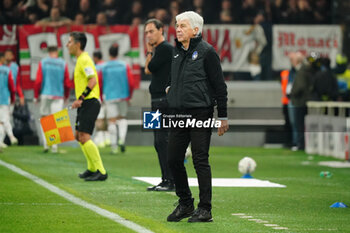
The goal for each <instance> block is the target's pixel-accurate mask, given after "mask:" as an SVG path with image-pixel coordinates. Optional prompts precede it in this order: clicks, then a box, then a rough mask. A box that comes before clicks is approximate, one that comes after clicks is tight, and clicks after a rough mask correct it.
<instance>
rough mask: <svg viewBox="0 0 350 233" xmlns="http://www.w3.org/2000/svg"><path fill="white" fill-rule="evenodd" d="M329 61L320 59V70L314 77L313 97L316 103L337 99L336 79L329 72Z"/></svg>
mask: <svg viewBox="0 0 350 233" xmlns="http://www.w3.org/2000/svg"><path fill="white" fill-rule="evenodd" d="M330 63H331V60H330V59H329V58H326V57H324V58H320V64H321V69H320V71H318V72H317V73H316V75H315V83H314V88H313V91H314V95H315V99H316V100H317V101H336V100H337V98H338V83H337V78H336V76H335V75H334V74H333V72H332V71H331V67H330Z"/></svg>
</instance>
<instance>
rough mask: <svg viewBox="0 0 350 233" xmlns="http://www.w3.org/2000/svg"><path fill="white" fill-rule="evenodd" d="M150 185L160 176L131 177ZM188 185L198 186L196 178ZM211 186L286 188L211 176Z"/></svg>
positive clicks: (246, 180) (158, 179)
mask: <svg viewBox="0 0 350 233" xmlns="http://www.w3.org/2000/svg"><path fill="white" fill-rule="evenodd" d="M132 178H133V179H135V180H140V181H143V182H146V183H149V184H151V185H157V184H159V183H160V182H161V181H162V179H161V178H160V177H132ZM188 185H189V186H192V187H198V180H197V178H188ZM212 186H213V187H264V188H265V187H266V188H286V187H287V186H285V185H282V184H277V183H272V182H270V181H268V180H259V179H244V178H212Z"/></svg>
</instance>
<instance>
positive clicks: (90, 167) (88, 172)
mask: <svg viewBox="0 0 350 233" xmlns="http://www.w3.org/2000/svg"><path fill="white" fill-rule="evenodd" d="M80 110H81V109H78V114H77V119H76V123H75V139H76V140H77V141H78V143H79V145H80V148H81V150H82V151H83V154H84V156H85V159H86V163H87V169H86V170H85V171H84V172H83V173H80V174H79V177H80V178H82V179H85V178H87V177H89V176H91V175H93V174H94V172H96V168H95V167H94V166H93V163H92V161H91V159H90V157H89V156H88V154H87V153H86V151H85V148H84V145H83V144H82V143H80V141H79V131H78V129H79V127H78V125H80V116H81V114H80Z"/></svg>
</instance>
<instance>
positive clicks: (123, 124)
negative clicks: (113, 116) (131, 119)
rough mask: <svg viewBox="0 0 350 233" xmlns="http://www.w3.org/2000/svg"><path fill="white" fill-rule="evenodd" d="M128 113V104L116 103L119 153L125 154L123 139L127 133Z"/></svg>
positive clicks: (123, 102)
mask: <svg viewBox="0 0 350 233" xmlns="http://www.w3.org/2000/svg"><path fill="white" fill-rule="evenodd" d="M127 112H128V103H127V102H126V101H121V102H118V113H119V115H118V120H117V125H118V133H119V141H118V144H119V145H120V150H121V152H125V138H126V134H127V132H128V120H127V119H126V114H127Z"/></svg>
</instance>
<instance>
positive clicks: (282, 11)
mask: <svg viewBox="0 0 350 233" xmlns="http://www.w3.org/2000/svg"><path fill="white" fill-rule="evenodd" d="M270 7H271V21H272V23H275V24H282V23H288V22H287V17H288V13H287V6H286V3H285V1H283V0H275V1H273V2H272V3H271V6H270Z"/></svg>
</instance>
